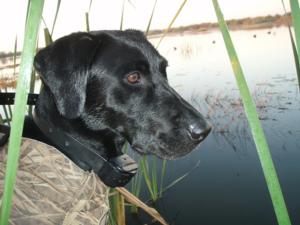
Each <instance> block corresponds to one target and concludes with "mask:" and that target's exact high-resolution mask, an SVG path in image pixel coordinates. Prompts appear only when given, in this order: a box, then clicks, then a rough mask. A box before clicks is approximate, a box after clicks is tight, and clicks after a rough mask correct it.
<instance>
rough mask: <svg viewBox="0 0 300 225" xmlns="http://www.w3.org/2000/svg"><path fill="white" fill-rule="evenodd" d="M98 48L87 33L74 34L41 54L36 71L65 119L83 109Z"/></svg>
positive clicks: (74, 116) (40, 52) (35, 60)
mask: <svg viewBox="0 0 300 225" xmlns="http://www.w3.org/2000/svg"><path fill="white" fill-rule="evenodd" d="M99 45H100V40H99V38H96V37H95V36H93V35H91V34H89V33H74V34H71V35H69V36H65V37H63V38H60V39H58V40H57V41H55V42H53V43H52V44H51V45H49V46H47V47H46V48H44V49H42V50H40V51H39V52H38V53H37V55H36V56H35V59H34V66H35V69H36V70H37V71H38V73H39V74H40V76H41V79H42V81H43V83H44V84H45V85H46V86H47V87H48V88H49V89H50V91H51V92H52V94H53V97H54V101H55V103H56V106H57V109H58V111H59V112H60V113H61V115H63V116H64V117H66V118H68V119H75V118H77V117H79V116H80V114H81V113H82V111H83V109H84V104H85V98H86V84H87V77H88V70H89V67H90V65H91V63H92V60H93V58H94V56H95V54H96V52H97V49H98V47H99Z"/></svg>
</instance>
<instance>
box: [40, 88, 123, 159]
mask: <svg viewBox="0 0 300 225" xmlns="http://www.w3.org/2000/svg"><path fill="white" fill-rule="evenodd" d="M36 114H37V116H38V117H40V118H42V119H43V120H45V121H47V122H49V123H51V124H52V125H54V126H55V127H58V128H59V129H61V130H62V131H64V132H67V133H68V134H69V135H71V136H72V137H74V138H76V139H77V140H78V141H80V142H81V143H82V144H84V145H85V146H87V147H89V148H93V149H97V151H99V153H100V154H101V155H103V156H114V155H117V154H119V153H120V151H121V149H122V146H123V144H124V143H125V140H124V139H123V138H121V137H120V136H118V135H116V134H115V133H113V132H112V131H110V130H108V129H103V130H99V131H93V130H90V129H88V128H87V127H86V126H85V124H84V122H83V121H82V120H81V119H80V118H79V119H73V120H69V119H67V118H65V117H63V116H62V115H61V114H60V113H59V111H58V110H57V107H56V104H55V102H54V100H53V96H52V94H51V92H50V91H49V89H48V88H47V87H43V89H42V91H41V93H40V96H39V99H38V101H37V104H36Z"/></svg>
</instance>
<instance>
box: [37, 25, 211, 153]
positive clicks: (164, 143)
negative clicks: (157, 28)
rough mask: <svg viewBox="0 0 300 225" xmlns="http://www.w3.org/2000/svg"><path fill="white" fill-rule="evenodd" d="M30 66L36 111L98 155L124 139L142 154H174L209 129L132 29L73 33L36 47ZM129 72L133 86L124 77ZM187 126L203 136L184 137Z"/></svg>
mask: <svg viewBox="0 0 300 225" xmlns="http://www.w3.org/2000/svg"><path fill="white" fill-rule="evenodd" d="M34 65H35V68H36V70H37V71H38V72H39V73H40V75H41V79H42V81H43V83H44V88H43V89H42V91H41V94H40V97H39V100H38V103H37V106H36V110H37V114H38V116H40V117H42V118H44V119H46V120H48V121H50V122H52V123H53V124H55V125H56V126H58V127H60V128H61V129H63V130H65V131H67V132H69V133H70V134H71V135H73V136H74V137H76V138H77V139H79V140H80V141H81V142H83V143H84V144H86V145H89V146H91V147H94V148H97V149H98V150H99V151H100V152H101V153H102V154H104V155H114V154H116V153H117V152H119V151H121V147H122V145H123V144H124V142H125V140H127V141H128V142H129V143H130V144H131V146H132V147H133V149H135V150H137V151H138V152H140V153H142V154H147V153H153V154H155V155H157V156H159V157H162V158H168V159H172V158H177V157H179V156H182V155H185V154H187V153H188V152H190V151H192V150H193V149H194V148H195V147H196V146H197V145H198V144H199V142H200V141H202V140H203V139H204V138H205V136H206V135H207V134H208V132H209V130H210V125H209V124H208V123H207V122H206V121H205V119H204V118H203V116H202V115H201V114H200V113H199V112H197V111H196V110H195V109H194V108H193V107H192V106H191V105H190V104H188V103H187V102H186V101H185V100H184V99H183V98H182V97H180V96H179V95H178V94H177V93H176V92H175V91H174V89H172V88H171V87H170V86H169V84H168V81H167V75H166V66H167V61H166V59H164V58H163V57H162V56H161V55H160V54H159V53H158V52H157V50H156V49H155V48H154V47H153V46H152V45H151V44H150V43H149V42H148V41H147V39H146V38H145V36H144V35H143V33H141V32H140V31H135V30H126V31H97V32H90V33H74V34H71V35H68V36H65V37H63V38H60V39H58V40H57V41H55V42H54V43H53V44H51V45H49V46H48V47H46V48H44V49H42V50H40V51H39V52H38V53H37V55H36V57H35V63H34ZM133 71H138V72H139V73H140V74H141V80H140V82H139V83H136V84H130V83H128V82H127V79H126V75H128V74H129V73H130V72H133ZM192 124H197V127H198V129H200V130H201V131H203V133H204V136H203V138H201V139H199V140H194V139H193V138H191V134H190V132H189V127H190V126H191V125H192ZM82 154H84V152H83V153H82Z"/></svg>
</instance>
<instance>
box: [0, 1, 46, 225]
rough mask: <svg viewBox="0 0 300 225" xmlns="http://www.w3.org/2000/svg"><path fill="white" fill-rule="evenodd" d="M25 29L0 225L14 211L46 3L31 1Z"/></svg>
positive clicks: (2, 224)
mask: <svg viewBox="0 0 300 225" xmlns="http://www.w3.org/2000/svg"><path fill="white" fill-rule="evenodd" d="M29 4H30V5H29V8H28V14H27V15H28V18H27V23H26V28H25V36H24V45H23V51H22V56H21V65H20V74H19V77H18V83H17V89H16V98H15V105H14V110H13V118H12V128H11V132H10V138H9V144H8V156H7V164H6V173H5V184H4V192H3V198H2V204H1V215H0V224H1V225H7V224H8V219H9V215H10V211H11V205H12V203H11V201H12V196H13V190H14V184H15V180H16V173H17V168H18V160H19V153H20V145H21V135H22V130H23V123H24V116H25V110H26V102H27V94H28V90H29V83H30V75H31V71H32V64H33V57H34V54H35V47H36V40H37V36H38V28H39V24H40V20H41V16H42V11H43V6H44V0H31V1H30V3H29Z"/></svg>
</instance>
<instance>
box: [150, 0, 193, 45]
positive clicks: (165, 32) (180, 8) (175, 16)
mask: <svg viewBox="0 0 300 225" xmlns="http://www.w3.org/2000/svg"><path fill="white" fill-rule="evenodd" d="M186 2H187V0H183V2H182V3H181V5H180V7H179V9H178V10H177V12H176V14H175V15H174V17H173V19H172V20H171V22H170V24H169V26H168V28H167V29H165V31H164V33H163V35H162V36H161V38H160V39H159V41H158V43H157V45H156V48H158V47H159V45H160V43H161V42H162V40H163V39H164V37H165V36H166V35H167V33H168V32H169V30H170V29H171V27H172V25H173V23H174V22H175V20H176V19H177V17H178V16H179V14H180V12H181V10H182V9H183V7H184V5H185V3H186Z"/></svg>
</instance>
